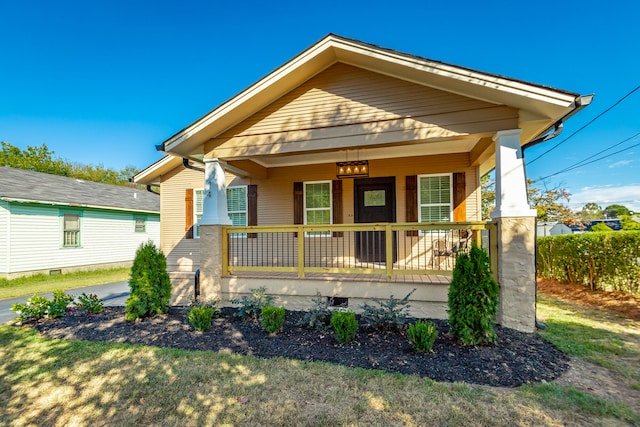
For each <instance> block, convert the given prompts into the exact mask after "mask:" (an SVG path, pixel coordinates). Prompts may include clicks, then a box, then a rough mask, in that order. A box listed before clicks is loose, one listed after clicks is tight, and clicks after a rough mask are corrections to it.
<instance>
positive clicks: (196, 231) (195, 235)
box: [193, 185, 249, 239]
mask: <svg viewBox="0 0 640 427" xmlns="http://www.w3.org/2000/svg"><path fill="white" fill-rule="evenodd" d="M248 187H249V186H248V185H234V186H230V187H227V190H230V189H232V188H244V189H245V190H244V197H245V206H246V209H245V210H244V211H229V210H227V214H230V213H243V212H244V214H245V217H246V219H247V221H248V220H249V200H248V197H249V188H248ZM198 191H201V192H202V197H203V198H204V188H194V189H193V238H194V239H199V238H200V229H199V228H198V222H199V221H198V211H197V209H196V207H197V206H198V203H197V197H198V196H197V194H198ZM203 209H204V200H203ZM200 215H202V212H200ZM245 225H247V224H245ZM234 237H247V235H246V233H242V234H238V235H234Z"/></svg>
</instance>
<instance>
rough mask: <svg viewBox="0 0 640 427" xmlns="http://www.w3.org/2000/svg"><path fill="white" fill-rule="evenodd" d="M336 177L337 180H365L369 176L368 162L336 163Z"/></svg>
mask: <svg viewBox="0 0 640 427" xmlns="http://www.w3.org/2000/svg"><path fill="white" fill-rule="evenodd" d="M336 176H337V177H338V178H341V179H342V178H366V177H368V176H369V161H368V160H356V161H352V162H337V163H336Z"/></svg>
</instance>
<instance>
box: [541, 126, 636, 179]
mask: <svg viewBox="0 0 640 427" xmlns="http://www.w3.org/2000/svg"><path fill="white" fill-rule="evenodd" d="M638 135H640V132H638V133H636V134H635V135H633V136H630V137H629V138H626V139H623V140H622V141H620V142H618V143H616V144H613V145H612V146H611V147H607V148H605V149H604V150H601V151H598V152H597V153H595V154H593V155H591V156H589V157H587V158H586V159H582V160H580V161H579V162H577V163H574V164H572V165H571V166H567V167H566V168H564V169H562V170H560V171H558V172H556V173H554V174H552V175H549V176H555V175H558V174H561V173H563V172H567V171H569V170H573V169H576V168H578V167H580V166H584V165H583V163H584V164H587V163H585V162H586V161H587V160H591V159H593V158H594V157H596V156H598V155H600V154H602V153H604V152H607V151H609V150H611V149H613V148H615V147H617V146H618V145H622V144H624V143H625V142H628V141H631V140H632V139H634V138H636V137H637V136H638ZM625 150H626V149H625ZM623 151H624V150H623ZM616 153H619V152H616ZM616 153H612V154H611V155H613V154H616ZM607 157H608V155H607V156H605V157H603V159H605V158H607ZM590 163H592V162H590ZM545 178H546V177H545Z"/></svg>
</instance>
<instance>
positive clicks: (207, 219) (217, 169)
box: [200, 159, 231, 226]
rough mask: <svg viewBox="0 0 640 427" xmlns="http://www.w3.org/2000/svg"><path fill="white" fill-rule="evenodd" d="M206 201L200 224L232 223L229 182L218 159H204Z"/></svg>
mask: <svg viewBox="0 0 640 427" xmlns="http://www.w3.org/2000/svg"><path fill="white" fill-rule="evenodd" d="M204 167H205V169H204V203H203V206H202V218H200V225H201V226H202V225H203V224H204V225H211V224H218V225H231V220H230V219H229V214H228V213H227V184H226V182H225V178H224V170H222V166H220V161H219V160H218V159H204Z"/></svg>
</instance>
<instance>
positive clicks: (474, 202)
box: [229, 153, 481, 225]
mask: <svg viewBox="0 0 640 427" xmlns="http://www.w3.org/2000/svg"><path fill="white" fill-rule="evenodd" d="M369 170H370V175H369V176H370V177H371V178H374V177H385V176H395V177H396V221H398V222H403V221H405V220H406V214H405V200H406V198H405V177H406V176H407V175H422V174H437V173H452V172H464V173H465V177H466V179H465V183H466V193H467V221H479V220H480V218H481V217H480V191H479V190H478V189H477V187H478V186H479V178H478V171H477V168H476V167H473V166H470V165H469V155H468V154H467V153H459V154H450V155H438V156H420V157H407V158H398V159H388V160H370V161H369ZM335 174H336V168H335V163H325V164H317V165H307V166H292V167H281V168H271V169H269V177H268V178H267V179H245V178H235V179H233V180H231V181H230V182H229V185H246V184H256V185H257V186H258V187H257V188H258V225H286V224H292V223H293V183H294V182H296V181H324V180H333V179H336V175H335ZM342 198H343V200H342V206H343V215H344V217H343V223H345V224H352V223H353V221H354V207H353V180H352V179H344V180H342Z"/></svg>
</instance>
